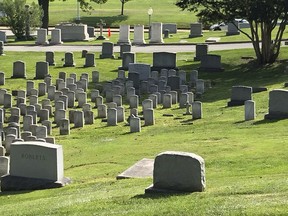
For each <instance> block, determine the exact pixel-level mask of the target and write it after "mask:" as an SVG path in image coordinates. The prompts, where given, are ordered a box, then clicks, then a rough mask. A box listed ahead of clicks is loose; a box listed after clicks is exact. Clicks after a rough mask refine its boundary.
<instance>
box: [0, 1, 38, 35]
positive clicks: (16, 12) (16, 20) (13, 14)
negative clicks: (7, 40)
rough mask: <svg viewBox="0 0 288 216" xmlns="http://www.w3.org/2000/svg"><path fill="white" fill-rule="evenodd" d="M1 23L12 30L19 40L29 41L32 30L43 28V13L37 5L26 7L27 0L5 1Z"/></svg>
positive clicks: (1, 5) (0, 4)
mask: <svg viewBox="0 0 288 216" xmlns="http://www.w3.org/2000/svg"><path fill="white" fill-rule="evenodd" d="M0 8H1V10H2V11H3V12H4V17H2V18H1V21H2V22H3V23H4V24H5V25H7V26H9V27H10V28H11V31H12V32H13V34H14V35H15V36H16V38H17V39H18V40H23V39H29V37H30V30H32V29H33V28H35V27H39V26H41V18H42V16H43V11H42V9H41V7H39V6H38V5H37V4H35V3H32V4H31V5H30V6H29V5H26V0H3V1H2V2H1V3H0Z"/></svg>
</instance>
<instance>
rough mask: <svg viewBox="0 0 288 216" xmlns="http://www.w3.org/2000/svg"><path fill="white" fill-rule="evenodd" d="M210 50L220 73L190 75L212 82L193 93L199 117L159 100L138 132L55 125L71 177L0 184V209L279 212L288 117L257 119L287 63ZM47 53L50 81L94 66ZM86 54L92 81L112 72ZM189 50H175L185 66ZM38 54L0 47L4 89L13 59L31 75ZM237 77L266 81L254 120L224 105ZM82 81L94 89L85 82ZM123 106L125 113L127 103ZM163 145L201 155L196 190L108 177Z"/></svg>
mask: <svg viewBox="0 0 288 216" xmlns="http://www.w3.org/2000/svg"><path fill="white" fill-rule="evenodd" d="M211 53H214V54H220V55H221V56H222V63H223V66H224V68H225V71H224V72H221V73H206V72H200V73H199V78H202V79H210V80H211V81H212V84H213V88H211V89H208V90H207V92H206V93H205V94H204V95H203V96H202V98H201V101H202V102H203V113H204V114H203V119H201V120H195V121H192V120H191V116H187V115H183V113H184V112H185V109H179V108H178V106H177V105H174V106H173V108H172V109H162V107H161V106H158V108H157V109H156V111H155V118H156V124H155V125H154V126H148V127H142V132H141V133H129V127H128V126H125V123H121V124H119V125H118V126H116V127H107V126H106V123H104V122H101V121H100V119H97V120H96V122H95V124H94V125H91V126H87V125H86V126H85V127H84V128H82V129H72V130H71V135H69V136H60V135H59V130H58V128H54V129H53V136H55V138H56V143H58V144H61V145H63V148H64V164H65V176H67V177H70V178H71V179H72V180H73V183H72V184H71V185H68V186H66V187H63V188H60V189H49V190H41V191H22V192H2V193H0V203H1V205H0V211H1V213H2V215H141V216H142V215H285V214H287V212H288V172H287V168H288V165H287V164H288V157H287V152H288V141H287V139H288V135H287V124H288V120H280V121H267V120H263V119H264V115H265V114H266V113H267V112H268V94H269V91H270V90H272V89H278V88H284V87H283V86H284V82H286V81H287V80H288V74H287V73H284V72H283V71H284V68H285V66H286V64H287V63H275V64H273V65H267V66H263V67H260V68H259V67H256V66H255V64H254V63H253V61H251V60H247V59H246V60H244V59H241V57H243V56H245V57H248V56H252V57H253V56H254V53H253V50H251V49H243V50H231V51H217V52H211ZM281 53H282V54H281V56H280V58H281V59H287V58H288V54H287V53H288V48H287V47H284V48H282V50H281ZM55 55H56V56H55V59H56V63H57V66H55V67H50V74H51V75H52V78H53V83H55V79H56V77H58V73H59V72H60V71H65V72H67V73H68V74H69V73H72V72H74V73H77V74H78V75H79V76H80V74H81V73H83V72H88V73H89V74H91V71H93V70H95V68H83V67H82V66H83V64H84V59H81V53H80V52H74V56H75V61H76V64H77V65H76V67H75V68H63V67H62V66H61V65H62V64H63V62H62V61H61V58H63V57H64V53H56V54H55ZM95 56H97V59H96V62H97V67H96V69H97V70H98V71H99V72H100V81H101V82H103V81H105V80H111V79H114V78H116V76H117V73H116V71H117V70H116V69H117V67H118V66H119V65H121V61H120V60H118V59H115V60H111V59H98V56H99V54H98V53H97V54H96V55H95ZM193 57H194V54H193V53H178V54H177V59H178V61H177V66H178V67H179V68H180V69H183V70H185V71H186V72H190V71H191V70H192V69H196V68H197V67H198V66H199V63H197V62H193V61H192V59H193ZM44 59H45V53H44V52H43V53H40V52H39V53H33V52H32V53H28V52H27V53H22V52H6V56H1V58H0V61H1V64H0V71H4V72H5V76H6V78H7V79H6V85H5V88H6V89H8V90H9V91H11V90H14V89H24V88H25V85H26V80H23V79H10V78H9V77H11V75H12V62H13V61H16V60H23V61H25V62H26V68H27V76H28V79H32V78H33V77H34V75H35V63H36V62H37V61H43V60H44ZM137 60H138V62H145V63H150V64H151V63H152V54H141V53H137ZM90 80H91V75H90ZM35 82H38V81H35ZM239 84H240V85H248V86H265V87H267V88H268V89H269V90H268V91H267V92H261V93H255V94H253V100H254V101H255V102H256V111H257V118H256V120H253V121H248V122H245V121H243V120H244V107H243V106H240V107H229V108H227V102H228V101H229V98H230V94H231V86H233V85H239ZM36 86H37V85H36ZM89 88H90V90H91V89H92V88H93V84H92V83H90V86H89ZM88 93H89V92H88ZM14 102H15V101H14ZM125 108H127V109H126V117H128V106H127V104H126V105H125ZM93 111H94V112H95V113H96V112H97V111H96V109H93ZM163 114H173V116H172V117H171V116H170V117H164V116H163ZM142 124H143V122H142ZM71 126H72V125H71ZM167 150H174V151H184V152H193V153H195V154H198V155H200V156H202V157H203V158H204V160H205V166H206V181H207V182H206V183H207V184H206V190H205V192H202V193H188V194H176V195H175V194H174V195H145V194H144V189H145V188H146V187H148V186H149V185H151V184H152V179H151V178H148V179H125V180H116V176H117V175H118V174H119V173H121V172H123V171H124V170H126V169H127V168H129V167H130V166H131V165H133V164H134V163H135V162H137V161H139V160H141V159H142V158H150V159H154V158H155V156H156V155H157V154H159V153H160V152H164V151H167Z"/></svg>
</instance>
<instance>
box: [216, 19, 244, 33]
mask: <svg viewBox="0 0 288 216" xmlns="http://www.w3.org/2000/svg"><path fill="white" fill-rule="evenodd" d="M235 21H237V22H238V23H239V24H240V25H241V26H244V25H245V24H246V25H248V26H249V22H248V21H247V20H245V19H235ZM227 28H228V25H227V24H226V23H224V22H221V23H217V24H213V25H211V26H210V31H224V30H227Z"/></svg>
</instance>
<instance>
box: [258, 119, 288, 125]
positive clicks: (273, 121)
mask: <svg viewBox="0 0 288 216" xmlns="http://www.w3.org/2000/svg"><path fill="white" fill-rule="evenodd" d="M280 120H285V119H273V120H272V119H271V120H269V119H262V120H259V121H256V122H254V123H253V125H262V124H270V123H275V122H278V121H280Z"/></svg>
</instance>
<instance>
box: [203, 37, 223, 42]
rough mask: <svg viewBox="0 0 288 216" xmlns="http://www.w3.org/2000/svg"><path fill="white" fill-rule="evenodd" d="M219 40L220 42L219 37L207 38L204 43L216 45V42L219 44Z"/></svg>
mask: <svg viewBox="0 0 288 216" xmlns="http://www.w3.org/2000/svg"><path fill="white" fill-rule="evenodd" d="M220 40H221V38H220V37H209V38H207V39H206V40H205V42H214V43H216V42H219V41H220Z"/></svg>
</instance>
